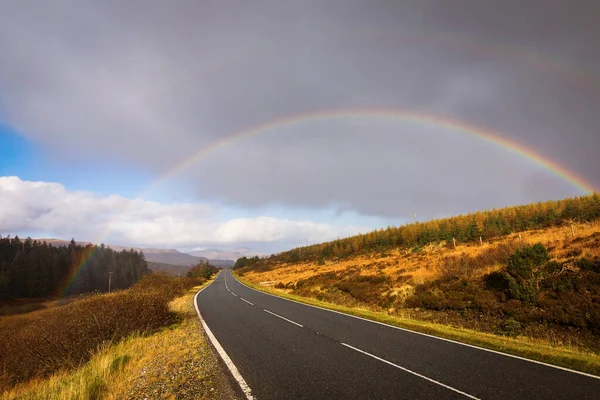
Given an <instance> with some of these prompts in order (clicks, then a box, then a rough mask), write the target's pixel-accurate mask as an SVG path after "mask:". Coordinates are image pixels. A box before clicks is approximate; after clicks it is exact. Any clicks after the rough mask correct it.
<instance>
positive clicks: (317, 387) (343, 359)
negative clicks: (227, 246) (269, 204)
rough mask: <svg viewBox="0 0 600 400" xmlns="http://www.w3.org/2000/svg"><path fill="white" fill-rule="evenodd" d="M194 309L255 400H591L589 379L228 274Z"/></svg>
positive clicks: (596, 394) (598, 383)
mask: <svg viewBox="0 0 600 400" xmlns="http://www.w3.org/2000/svg"><path fill="white" fill-rule="evenodd" d="M196 302H197V306H198V308H199V310H200V313H201V314H202V318H203V319H204V322H205V324H206V325H207V326H208V327H209V330H210V331H211V332H212V335H213V336H214V337H216V340H217V341H218V342H219V344H220V346H221V347H222V349H221V352H223V350H224V352H225V353H226V354H227V356H228V357H229V358H230V359H231V361H232V363H233V364H234V365H235V367H234V369H237V371H239V375H241V380H242V381H243V382H245V383H247V386H248V387H249V390H251V396H254V397H255V398H258V399H453V398H456V399H465V398H467V399H468V398H471V399H502V400H509V399H599V398H600V379H599V378H598V377H594V376H591V375H586V374H583V373H576V372H573V371H569V370H564V369H560V368H556V367H552V366H549V365H545V364H541V363H536V362H532V361H528V360H524V359H520V358H517V357H511V356H508V355H504V354H499V353H496V352H491V351H486V350H483V349H479V348H476V347H472V346H468V345H464V344H459V343H455V342H451V341H447V340H443V339H439V338H435V337H432V336H428V335H423V334H419V333H415V332H411V331H406V330H402V329H397V328H394V327H391V326H388V325H383V324H379V323H375V322H371V321H367V320H363V319H359V318H354V317H351V316H347V315H344V314H340V313H336V312H331V311H327V310H323V309H319V308H315V307H311V306H307V305H303V304H300V303H296V302H292V301H289V300H285V299H282V298H278V297H275V296H272V295H268V294H265V293H262V292H259V291H256V290H254V289H250V288H248V287H247V286H245V285H242V284H241V283H239V282H238V281H237V280H236V279H235V278H234V277H233V276H232V274H231V271H229V270H223V271H222V272H221V273H220V274H219V275H218V276H217V278H216V280H215V281H214V282H213V283H212V284H211V285H209V286H208V287H206V288H205V289H204V290H202V291H201V292H200V293H199V294H198V295H197V296H196ZM236 367H237V368H236ZM239 375H238V381H239V380H240V377H239ZM249 390H248V389H246V394H247V395H248V394H250V393H249ZM248 397H250V396H248Z"/></svg>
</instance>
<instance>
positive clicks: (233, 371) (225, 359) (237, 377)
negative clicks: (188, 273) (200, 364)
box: [194, 278, 254, 400]
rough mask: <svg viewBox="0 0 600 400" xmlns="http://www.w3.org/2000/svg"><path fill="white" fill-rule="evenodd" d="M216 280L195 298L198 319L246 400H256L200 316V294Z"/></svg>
mask: <svg viewBox="0 0 600 400" xmlns="http://www.w3.org/2000/svg"><path fill="white" fill-rule="evenodd" d="M216 280H217V279H216V278H215V280H214V281H212V282H211V283H210V284H209V285H207V286H205V287H203V288H202V289H201V290H200V291H198V293H196V295H195V296H194V306H195V307H196V313H197V314H198V318H200V322H202V327H203V328H204V331H205V332H206V335H207V336H208V338H209V340H210V342H211V343H212V345H213V346H214V347H215V349H217V353H219V356H221V358H222V359H223V362H225V365H226V366H227V368H228V369H229V372H231V375H233V378H234V379H235V380H236V381H237V383H238V385H240V388H241V389H242V392H244V395H245V396H246V399H248V400H254V396H253V395H252V390H251V389H250V386H248V384H247V383H246V381H245V380H244V378H243V377H242V375H241V374H240V371H238V369H237V367H236V366H235V364H234V363H233V361H231V358H229V356H228V355H227V353H226V352H225V349H223V346H221V344H220V343H219V341H218V340H217V338H216V337H215V335H214V334H213V333H212V331H211V330H210V328H209V327H208V325H206V322H205V321H204V319H202V315H200V309H199V308H198V295H199V294H200V292H201V291H203V290H204V289H206V288H207V287H209V286H210V285H212V284H213V283H214V282H215V281H216Z"/></svg>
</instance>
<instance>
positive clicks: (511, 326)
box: [236, 194, 600, 373]
mask: <svg viewBox="0 0 600 400" xmlns="http://www.w3.org/2000/svg"><path fill="white" fill-rule="evenodd" d="M239 267H240V268H237V269H236V273H237V274H238V276H241V277H243V279H244V280H246V281H248V282H250V283H259V282H265V281H269V282H276V286H275V289H276V290H278V291H279V292H280V293H286V294H288V295H292V296H296V297H298V296H300V297H301V298H308V299H316V300H320V301H323V302H326V303H329V304H336V305H341V306H346V307H350V308H351V309H361V310H366V311H372V312H380V313H383V314H385V315H389V316H392V317H397V318H400V319H405V320H412V321H429V322H434V323H441V324H445V325H451V326H454V327H459V328H468V329H471V330H474V331H479V332H485V333H486V334H494V335H499V336H504V337H505V336H510V337H517V336H519V337H521V338H528V340H530V341H533V342H534V343H536V342H537V343H540V344H542V343H543V344H547V345H551V346H559V347H560V346H562V347H567V348H570V349H577V350H578V351H583V352H588V353H590V354H591V353H594V352H595V353H598V352H600V340H598V339H599V338H600V197H599V196H598V195H597V194H594V195H590V196H584V197H579V198H574V199H567V200H562V201H551V202H545V203H539V204H532V205H526V206H520V207H511V208H506V209H502V210H493V211H486V212H480V213H474V214H469V215H464V216H457V217H452V218H447V219H443V220H436V221H431V222H427V223H415V224H410V225H406V226H402V227H398V228H388V229H386V230H379V231H375V232H371V233H368V234H365V235H358V236H355V237H351V238H347V239H342V240H336V241H333V242H329V243H323V244H319V245H313V246H307V247H303V248H298V249H294V250H291V251H288V252H284V253H281V254H278V255H275V256H272V257H271V258H269V259H265V260H258V261H256V262H253V263H252V264H249V265H246V266H239ZM598 365H600V363H599V364H598ZM598 372H600V370H599V371H598ZM598 372H597V373H598Z"/></svg>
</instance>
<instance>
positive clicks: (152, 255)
mask: <svg viewBox="0 0 600 400" xmlns="http://www.w3.org/2000/svg"><path fill="white" fill-rule="evenodd" d="M37 240H39V241H45V242H46V243H48V244H49V245H52V246H68V245H69V241H68V240H60V239H37ZM76 243H77V244H80V245H82V246H85V245H88V244H91V243H90V242H76ZM106 247H110V248H111V249H113V250H116V251H121V250H129V249H134V250H136V251H141V252H142V253H144V258H145V259H146V261H148V262H153V263H162V264H168V265H171V266H185V267H190V266H194V265H196V264H198V263H200V262H204V261H207V260H208V262H209V263H210V264H212V265H214V266H215V267H222V268H223V267H230V266H232V265H233V264H234V261H232V260H223V259H220V258H217V259H214V260H211V259H209V258H208V257H202V256H195V255H192V254H187V253H182V252H180V251H178V250H175V249H155V248H151V247H147V248H139V247H127V246H119V245H113V244H111V245H106ZM151 269H152V268H151ZM186 272H187V271H186Z"/></svg>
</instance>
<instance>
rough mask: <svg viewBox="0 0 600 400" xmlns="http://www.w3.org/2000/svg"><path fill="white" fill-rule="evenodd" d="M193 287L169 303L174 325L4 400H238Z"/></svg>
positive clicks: (110, 347)
mask: <svg viewBox="0 0 600 400" xmlns="http://www.w3.org/2000/svg"><path fill="white" fill-rule="evenodd" d="M199 289H200V286H196V287H194V288H192V289H191V290H188V291H187V292H186V293H185V294H183V296H180V297H177V298H176V299H174V300H173V301H171V302H170V303H169V310H170V311H171V312H173V313H174V314H175V315H176V316H177V321H178V322H177V323H175V324H173V325H171V326H169V327H168V329H162V330H160V331H158V332H156V333H154V334H150V335H148V334H146V335H140V334H133V335H130V336H128V337H126V338H125V339H124V340H121V341H120V342H118V343H116V344H107V345H104V346H102V347H101V348H100V350H99V351H97V352H96V353H95V354H94V355H93V356H92V358H91V359H90V361H88V362H86V363H84V364H82V365H81V366H79V367H76V368H74V369H69V370H63V371H60V372H57V373H55V374H53V375H51V376H49V377H48V378H41V379H34V380H31V381H28V382H26V383H23V384H19V385H17V386H15V387H12V388H10V389H9V390H7V391H5V392H3V393H2V396H1V397H2V398H6V399H50V398H53V399H99V398H102V399H125V398H132V399H133V398H135V399H143V398H177V399H213V398H229V399H235V398H238V396H237V394H236V392H234V391H233V389H232V388H231V386H230V383H229V382H228V381H227V378H226V375H225V374H223V372H222V368H221V367H220V365H219V361H218V359H217V356H216V355H215V354H214V352H213V351H212V350H211V348H210V345H209V343H208V342H207V341H206V340H205V336H204V335H203V334H202V326H201V324H200V321H199V319H198V317H197V315H196V311H195V309H194V305H193V296H194V294H195V293H196V292H197V291H198V290H199Z"/></svg>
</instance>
